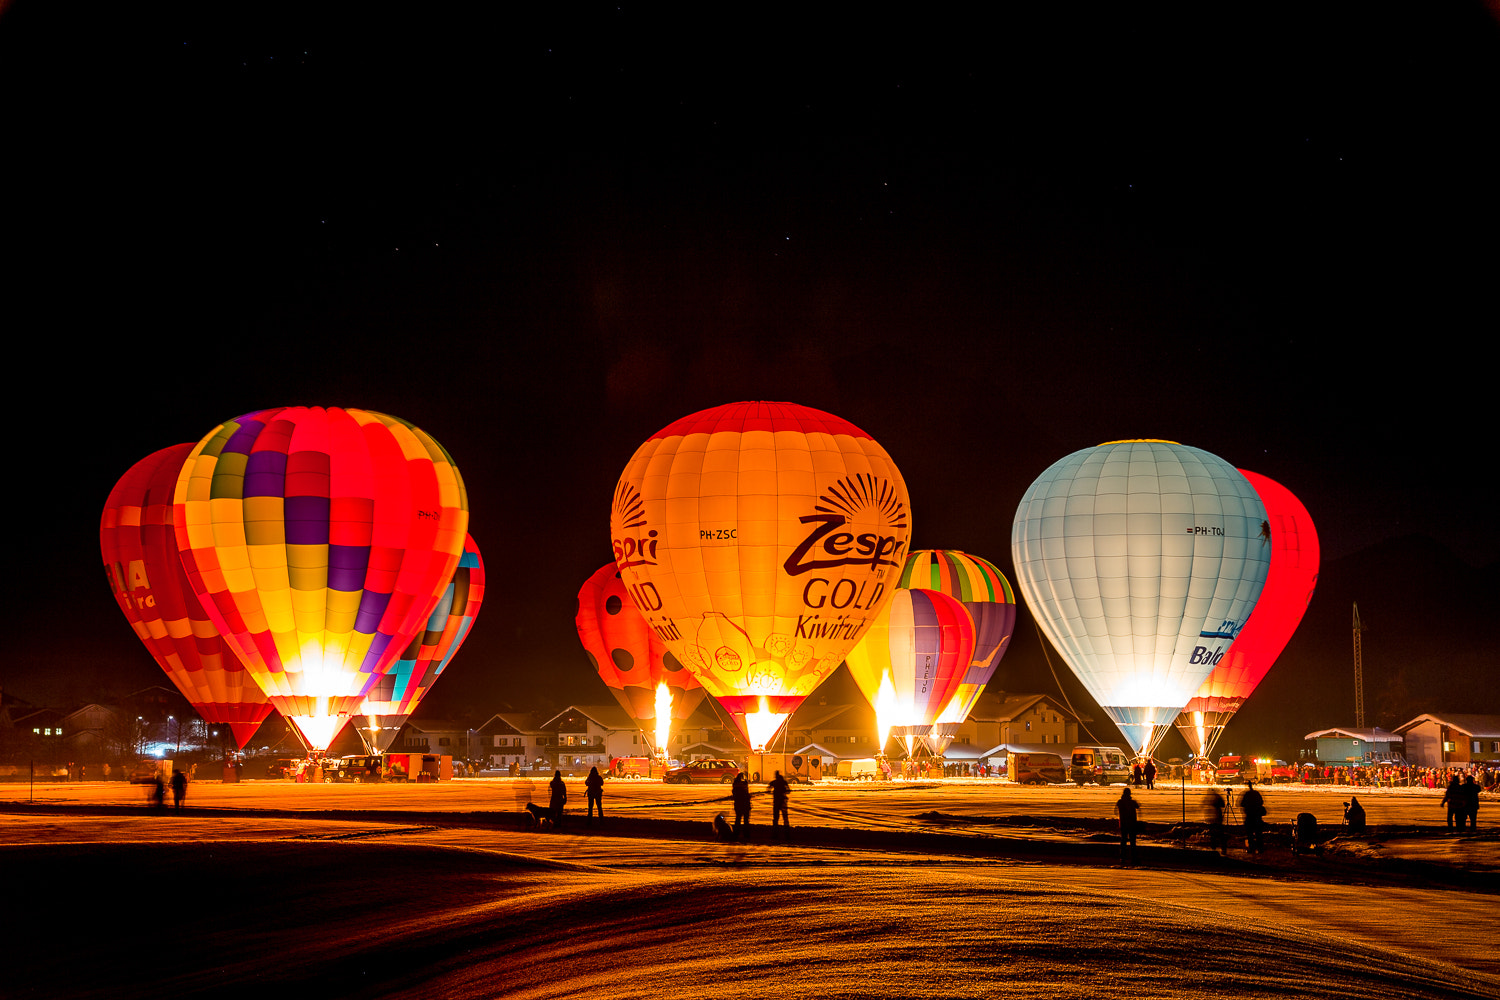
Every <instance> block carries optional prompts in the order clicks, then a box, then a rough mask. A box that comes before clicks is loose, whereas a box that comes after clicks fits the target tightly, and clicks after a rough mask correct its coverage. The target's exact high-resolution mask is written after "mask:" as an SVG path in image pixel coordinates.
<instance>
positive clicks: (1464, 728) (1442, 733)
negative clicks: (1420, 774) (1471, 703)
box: [1396, 712, 1500, 767]
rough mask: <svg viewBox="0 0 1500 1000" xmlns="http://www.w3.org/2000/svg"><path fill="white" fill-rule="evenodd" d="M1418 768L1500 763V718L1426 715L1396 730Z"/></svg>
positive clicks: (1443, 714)
mask: <svg viewBox="0 0 1500 1000" xmlns="http://www.w3.org/2000/svg"><path fill="white" fill-rule="evenodd" d="M1396 734H1397V735H1398V736H1401V737H1403V738H1404V739H1405V740H1406V759H1407V760H1409V761H1410V762H1411V763H1413V764H1415V765H1416V766H1418V767H1448V766H1449V765H1453V764H1471V763H1486V764H1488V763H1500V715H1471V714H1468V713H1464V712H1429V713H1427V714H1426V715H1419V716H1417V717H1416V718H1415V719H1412V720H1411V721H1410V722H1408V723H1406V724H1404V725H1400V726H1397V727H1396Z"/></svg>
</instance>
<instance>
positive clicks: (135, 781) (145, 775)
mask: <svg viewBox="0 0 1500 1000" xmlns="http://www.w3.org/2000/svg"><path fill="white" fill-rule="evenodd" d="M163 765H165V768H164V767H163ZM157 775H160V776H161V778H162V780H163V781H165V780H166V779H168V778H170V777H171V776H172V762H171V761H162V760H143V761H141V762H140V763H139V764H137V765H136V766H135V767H134V768H132V769H131V771H130V783H131V784H132V785H149V784H152V783H153V782H155V781H156V778H157Z"/></svg>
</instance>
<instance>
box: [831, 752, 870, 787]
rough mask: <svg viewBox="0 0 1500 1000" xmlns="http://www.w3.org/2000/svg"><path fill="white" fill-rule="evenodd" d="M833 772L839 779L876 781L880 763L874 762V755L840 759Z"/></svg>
mask: <svg viewBox="0 0 1500 1000" xmlns="http://www.w3.org/2000/svg"><path fill="white" fill-rule="evenodd" d="M835 774H836V775H837V776H838V778H839V780H840V781H877V780H879V778H880V765H879V764H877V763H876V762H875V758H874V757H860V758H857V759H855V760H841V761H839V764H838V770H837V771H836V772H835Z"/></svg>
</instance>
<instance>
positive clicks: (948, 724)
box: [899, 549, 1016, 757]
mask: <svg viewBox="0 0 1500 1000" xmlns="http://www.w3.org/2000/svg"><path fill="white" fill-rule="evenodd" d="M899 585H900V586H901V587H907V588H911V587H916V588H922V589H926V590H938V591H941V592H943V593H944V594H947V595H948V596H949V597H956V598H958V599H959V600H960V601H962V602H963V605H964V608H965V609H966V610H967V611H968V612H969V617H970V618H972V619H973V620H974V659H973V660H972V661H971V662H970V664H969V669H968V672H967V673H966V674H965V675H964V679H963V683H961V684H960V685H959V686H958V693H957V694H955V695H954V696H953V701H951V702H949V704H948V706H947V707H946V708H945V709H944V710H943V712H942V713H941V714H940V715H939V716H938V718H937V721H936V723H934V725H933V727H932V733H931V735H930V736H929V742H930V743H931V744H932V750H933V752H934V753H935V754H937V755H938V756H939V757H941V756H942V755H943V753H944V751H946V750H947V749H948V744H949V743H951V742H952V741H953V737H954V735H955V734H956V733H957V731H958V727H959V726H960V725H961V724H962V723H963V722H965V721H966V720H967V719H968V718H969V713H970V712H972V711H973V710H974V705H975V703H976V702H978V701H979V696H980V695H981V694H983V693H984V686H985V685H986V684H988V683H989V682H990V678H991V677H993V676H995V668H996V667H998V666H999V665H1000V659H1001V657H1003V656H1004V655H1005V651H1006V650H1007V649H1008V648H1010V637H1011V634H1012V633H1013V632H1014V631H1015V625H1016V595H1015V591H1013V590H1012V589H1011V586H1010V581H1009V580H1007V579H1006V578H1005V574H1004V573H1001V572H1000V571H999V570H998V569H996V568H995V564H994V563H992V562H990V561H989V560H987V559H981V558H980V557H979V556H971V555H969V554H968V553H967V552H959V551H957V550H954V549H917V550H916V551H914V552H912V554H911V555H909V556H907V557H906V566H905V568H903V570H902V571H901V581H900V584H899Z"/></svg>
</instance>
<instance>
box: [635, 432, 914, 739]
mask: <svg viewBox="0 0 1500 1000" xmlns="http://www.w3.org/2000/svg"><path fill="white" fill-rule="evenodd" d="M910 530H911V519H910V513H909V501H908V499H907V495H906V484H905V482H904V481H903V480H902V478H901V474H900V472H899V471H898V470H897V469H896V466H895V463H894V462H892V461H891V459H890V456H888V455H887V454H886V453H885V451H884V449H882V448H881V447H880V445H879V444H877V443H876V442H875V441H874V440H873V439H872V438H871V437H870V436H869V435H868V434H866V433H865V432H864V431H862V430H860V429H859V428H857V427H855V426H854V425H853V424H850V423H849V422H848V421H845V420H843V419H841V418H839V417H835V416H833V415H832V414H828V413H824V412H822V411H820V410H814V409H812V408H811V407H805V406H799V405H796V404H791V403H735V404H728V405H726V406H721V407H715V408H713V409H710V410H704V411H702V412H700V413H696V414H693V415H691V416H688V417H685V418H683V419H682V420H679V421H677V422H675V423H673V424H671V425H669V426H668V427H666V428H664V429H663V430H661V431H660V432H658V433H657V434H655V435H653V436H652V437H651V438H650V440H648V441H647V442H646V443H645V444H643V445H642V446H641V447H640V448H639V449H638V450H637V451H636V454H635V455H634V457H632V459H631V460H630V462H629V464H628V465H627V466H626V469H625V471H624V473H623V474H622V475H621V477H620V481H619V483H618V485H617V487H616V491H615V498H614V505H613V509H612V512H611V519H610V531H611V537H612V540H613V545H614V551H615V561H616V566H617V567H618V568H619V570H620V574H621V579H622V580H623V581H624V583H625V585H626V589H627V590H628V592H629V593H630V595H631V597H632V599H633V600H634V601H635V603H636V606H637V607H638V609H639V610H640V612H641V613H642V615H643V616H644V617H645V618H646V621H647V622H648V623H649V624H650V626H651V627H652V628H653V629H654V630H655V631H656V633H657V635H658V636H660V637H661V639H662V640H663V641H664V642H665V643H666V645H667V647H668V648H669V649H670V650H671V651H672V652H673V653H674V654H675V655H676V656H677V657H678V659H679V660H681V661H682V662H683V664H684V665H685V666H686V667H687V668H688V669H689V670H691V671H692V672H693V673H694V675H695V676H696V677H697V678H698V679H699V681H700V682H701V683H702V685H703V686H704V688H706V689H707V690H708V691H709V693H710V694H712V695H713V696H714V697H716V698H718V699H719V701H720V702H721V703H722V704H723V705H724V707H725V708H726V709H727V710H728V711H729V712H731V714H735V715H737V716H745V715H747V714H749V713H752V712H756V711H761V712H770V713H771V714H774V715H779V716H780V717H782V718H784V717H785V715H786V714H787V713H789V712H791V711H792V710H793V709H794V708H795V707H796V704H797V702H799V701H800V700H801V699H802V698H804V697H805V696H806V695H807V694H809V693H810V692H811V691H812V689H813V688H814V687H816V686H817V684H818V682H819V681H821V680H822V679H823V678H824V677H825V676H827V675H828V674H829V673H831V672H832V671H833V670H834V669H835V668H836V667H837V666H838V664H839V662H840V660H842V659H843V656H844V653H845V652H847V651H848V649H849V647H850V646H852V645H853V644H854V643H855V642H856V641H858V639H859V637H860V636H861V635H862V634H863V631H864V629H865V627H866V625H867V624H868V623H869V621H870V620H871V619H872V618H873V617H874V615H875V614H876V613H877V612H878V610H879V608H880V606H881V604H882V603H883V602H884V601H885V599H886V598H888V597H889V594H890V591H891V590H892V589H893V587H894V583H895V580H896V578H897V577H898V576H899V573H900V567H901V564H902V560H903V559H904V558H905V555H906V549H907V546H908V541H909V537H910ZM751 739H752V742H754V740H755V739H756V737H755V736H754V735H751Z"/></svg>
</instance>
